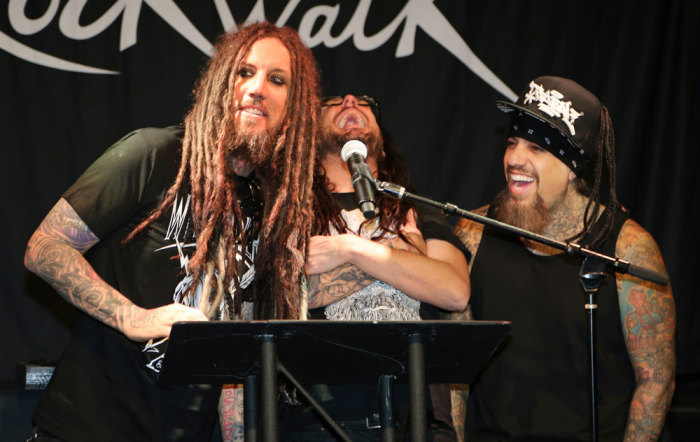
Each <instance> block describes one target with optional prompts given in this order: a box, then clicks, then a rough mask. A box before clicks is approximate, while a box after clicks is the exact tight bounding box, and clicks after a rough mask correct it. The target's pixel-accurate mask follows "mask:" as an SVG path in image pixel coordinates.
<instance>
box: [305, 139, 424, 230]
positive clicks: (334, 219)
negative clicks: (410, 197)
mask: <svg viewBox="0 0 700 442" xmlns="http://www.w3.org/2000/svg"><path fill="white" fill-rule="evenodd" d="M381 134H382V140H381V141H380V145H381V147H382V151H383V153H384V155H379V156H378V159H377V169H378V171H377V179H378V180H380V181H388V182H391V183H394V184H398V185H400V186H403V187H409V177H408V170H407V168H406V167H405V164H404V162H403V159H402V158H401V156H400V155H399V153H398V151H397V150H396V149H395V147H394V143H393V142H392V140H391V136H390V135H389V133H388V132H387V131H386V130H384V129H381ZM321 160H322V158H317V159H316V174H315V175H316V176H315V178H314V196H315V200H314V211H315V212H316V218H315V220H314V234H316V235H329V234H330V228H331V227H333V228H334V229H335V230H336V231H338V232H346V231H347V230H348V226H347V223H346V222H345V220H344V219H343V217H342V215H341V209H340V208H339V207H338V206H337V204H335V202H334V201H333V196H332V185H331V183H330V182H329V180H328V178H327V177H326V173H325V170H324V168H323V165H322V163H321ZM409 190H410V189H409ZM376 200H377V209H378V212H379V215H378V217H379V225H378V229H377V232H378V235H377V236H376V237H375V238H374V239H380V238H382V237H384V236H385V235H386V234H387V233H393V234H395V235H398V236H399V237H400V238H401V239H403V240H404V241H406V242H408V243H409V244H410V243H411V241H410V240H409V239H408V238H407V237H405V236H404V235H403V233H401V227H402V226H403V225H404V224H405V223H406V221H407V219H408V212H409V210H410V209H412V208H413V207H414V204H413V203H411V202H409V201H405V200H398V199H396V198H392V197H390V196H387V195H385V194H383V193H379V194H377V195H376ZM366 222H367V221H365V223H366ZM363 224H364V223H363Z"/></svg>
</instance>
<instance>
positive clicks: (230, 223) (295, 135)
mask: <svg viewBox="0 0 700 442" xmlns="http://www.w3.org/2000/svg"><path fill="white" fill-rule="evenodd" d="M267 37H272V38H277V39H279V40H280V41H281V42H282V44H284V46H285V47H286V48H287V50H288V51H289V56H290V61H291V82H290V84H289V86H288V90H287V99H286V106H285V115H284V117H283V119H282V124H281V129H280V134H279V136H278V137H277V139H276V140H274V150H273V153H272V157H271V158H270V160H269V162H268V163H267V164H265V165H264V166H262V167H258V168H257V170H256V176H257V179H259V181H260V184H261V186H260V187H261V197H262V200H263V203H264V213H263V218H262V226H261V231H260V242H259V246H258V253H257V256H256V260H255V268H256V275H257V277H256V282H255V295H254V301H255V315H256V317H258V318H278V319H296V318H298V317H299V314H300V311H302V309H301V304H302V302H304V301H303V299H302V296H301V288H300V285H301V284H300V282H301V280H302V279H303V277H304V275H305V260H306V252H307V250H306V249H307V246H308V240H309V236H310V226H311V223H312V219H313V213H312V205H311V192H312V185H313V167H314V158H315V152H316V140H315V127H316V123H317V116H318V113H319V108H320V99H319V74H318V69H317V66H316V61H315V59H314V57H313V55H312V54H311V51H310V50H309V48H307V47H306V46H305V45H304V43H303V42H302V41H301V39H300V37H299V35H298V33H297V32H296V31H295V30H293V29H290V28H278V27H276V26H274V25H272V24H270V23H267V22H263V23H256V24H253V25H250V26H246V27H243V28H240V29H239V30H237V31H235V32H231V33H228V34H225V35H223V36H222V37H221V38H220V39H219V40H218V42H217V44H216V45H215V51H214V55H213V57H212V58H211V60H210V62H209V63H208V65H207V66H206V67H205V69H204V71H203V73H202V76H201V78H200V80H199V82H198V83H197V85H196V87H195V90H194V105H193V107H192V109H191V110H190V112H189V113H188V115H187V116H186V117H185V122H184V123H185V135H184V138H183V143H182V159H181V162H180V168H179V170H178V174H177V178H176V179H175V182H174V183H173V185H172V186H171V187H170V189H169V190H168V192H167V194H166V196H165V198H164V200H163V202H162V203H161V205H160V207H158V208H157V209H156V210H155V211H154V212H153V213H152V214H151V215H149V216H148V218H146V219H145V220H144V221H143V222H142V223H141V224H140V225H139V226H137V227H136V229H134V231H132V232H131V233H130V235H129V236H128V237H127V238H126V241H129V240H131V239H132V238H133V237H134V236H135V235H137V234H138V233H140V232H141V231H143V230H144V229H145V228H146V227H147V226H148V225H149V224H150V223H151V222H153V221H154V220H155V219H157V218H159V217H160V216H161V215H162V214H163V213H164V212H165V210H166V209H168V208H169V207H171V206H172V204H173V201H174V200H175V197H176V196H177V195H178V193H179V192H180V191H181V190H189V192H190V195H191V199H192V206H191V207H192V219H193V223H194V228H195V234H196V237H197V249H196V252H195V253H194V255H193V256H192V257H191V259H190V260H189V262H188V270H189V272H190V274H191V275H192V280H193V281H194V283H193V284H192V286H191V287H190V288H189V292H188V294H194V292H195V290H196V288H197V284H198V282H199V281H200V280H201V279H202V278H203V277H204V287H203V294H202V300H201V302H200V308H201V309H202V311H204V312H205V314H207V315H208V317H213V316H214V314H215V312H216V310H217V309H218V308H219V305H220V303H221V300H222V298H223V297H224V296H225V293H226V292H227V291H228V290H229V287H231V286H234V287H235V289H236V293H240V287H239V286H238V277H239V275H238V269H237V266H236V265H235V263H236V261H237V259H236V250H237V247H236V246H237V245H242V246H243V247H245V246H246V240H245V235H244V226H243V217H242V214H241V209H240V207H239V205H238V203H237V200H236V195H237V192H236V186H235V180H233V179H232V174H233V171H232V170H231V165H230V163H229V158H228V153H229V145H230V142H231V140H233V139H235V135H236V125H235V121H234V112H235V109H233V106H234V86H235V82H236V73H237V72H238V69H239V65H240V63H241V61H242V60H243V59H244V58H245V56H246V55H247V53H248V52H249V51H250V48H251V46H252V45H253V44H254V43H255V42H256V41H257V40H260V39H262V38H267ZM188 185H189V189H186V187H187V186H188ZM227 263H228V264H227ZM215 273H216V274H217V275H218V276H217V277H213V275H214V274H215ZM233 301H234V309H233V310H234V314H235V315H238V314H239V313H240V311H241V303H242V299H241V296H234V300H233Z"/></svg>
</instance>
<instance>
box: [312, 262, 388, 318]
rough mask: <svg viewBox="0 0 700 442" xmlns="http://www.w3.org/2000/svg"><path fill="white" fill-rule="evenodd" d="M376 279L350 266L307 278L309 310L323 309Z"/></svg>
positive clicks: (346, 265)
mask: <svg viewBox="0 0 700 442" xmlns="http://www.w3.org/2000/svg"><path fill="white" fill-rule="evenodd" d="M375 280H376V279H375V278H373V277H371V276H370V275H368V274H367V273H365V272H363V271H362V270H360V269H359V268H358V267H356V266H354V265H352V264H344V265H342V266H340V267H336V268H335V269H333V270H331V271H329V272H325V273H321V274H317V275H310V277H309V295H308V296H309V308H316V307H323V306H325V305H328V304H332V303H333V302H335V301H338V300H339V299H343V298H345V297H346V296H349V295H351V294H353V293H355V292H357V291H359V290H362V289H363V288H365V287H367V286H368V285H370V284H371V283H372V282H374V281H375Z"/></svg>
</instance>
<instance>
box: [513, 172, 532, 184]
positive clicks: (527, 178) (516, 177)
mask: <svg viewBox="0 0 700 442" xmlns="http://www.w3.org/2000/svg"><path fill="white" fill-rule="evenodd" d="M510 180H511V181H524V182H526V183H531V182H533V181H535V179H534V178H533V177H530V176H527V175H519V174H511V175H510Z"/></svg>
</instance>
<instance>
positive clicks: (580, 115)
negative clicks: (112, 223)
mask: <svg viewBox="0 0 700 442" xmlns="http://www.w3.org/2000/svg"><path fill="white" fill-rule="evenodd" d="M496 106H497V107H498V108H499V109H500V110H502V111H503V112H506V113H508V125H509V127H508V130H507V133H508V136H519V137H522V138H525V139H527V140H530V141H532V142H534V143H537V144H538V145H539V146H541V147H542V148H544V149H547V150H548V151H549V152H551V153H552V154H553V155H554V156H556V157H557V158H559V159H560V160H561V161H562V162H563V163H564V164H566V165H567V166H568V167H569V168H570V169H571V170H572V171H574V173H576V174H577V175H580V174H581V173H583V172H585V171H586V170H587V168H588V167H589V166H590V165H591V163H592V162H594V161H596V160H597V158H596V157H597V152H598V149H597V146H598V142H599V136H600V112H601V104H600V101H599V100H598V98H597V97H596V96H595V95H593V94H592V93H591V92H589V91H588V90H587V89H585V88H584V87H583V86H581V85H580V84H578V83H576V82H575V81H573V80H569V79H567V78H561V77H552V76H543V77H538V78H535V79H534V80H532V81H530V83H529V84H528V86H527V88H525V90H524V91H523V93H522V94H521V95H520V96H519V97H518V100H517V101H516V102H515V103H511V102H507V101H497V102H496Z"/></svg>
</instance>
